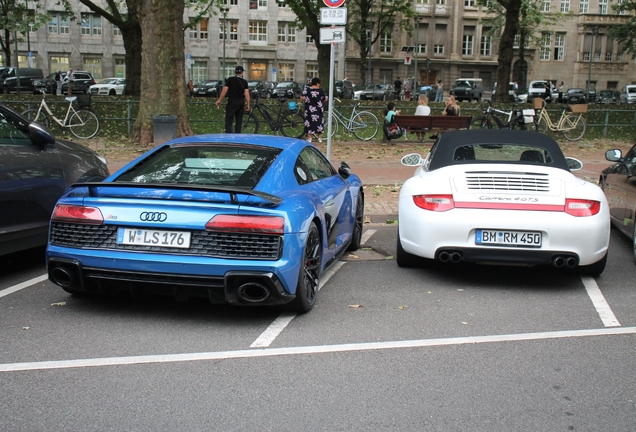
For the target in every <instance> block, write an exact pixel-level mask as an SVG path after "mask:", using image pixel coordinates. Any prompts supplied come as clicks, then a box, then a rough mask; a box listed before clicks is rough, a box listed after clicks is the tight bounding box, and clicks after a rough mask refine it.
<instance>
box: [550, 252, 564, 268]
mask: <svg viewBox="0 0 636 432" xmlns="http://www.w3.org/2000/svg"><path fill="white" fill-rule="evenodd" d="M565 264H566V259H565V258H563V257H562V256H560V255H557V256H555V257H554V258H552V265H553V266H554V267H556V268H561V267H563V266H564V265H565Z"/></svg>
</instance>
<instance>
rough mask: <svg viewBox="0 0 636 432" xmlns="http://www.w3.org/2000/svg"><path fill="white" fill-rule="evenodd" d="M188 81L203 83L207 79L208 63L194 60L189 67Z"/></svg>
mask: <svg viewBox="0 0 636 432" xmlns="http://www.w3.org/2000/svg"><path fill="white" fill-rule="evenodd" d="M190 79H191V80H192V82H195V83H198V82H205V81H207V79H208V62H206V61H201V60H195V61H193V62H192V66H191V67H190Z"/></svg>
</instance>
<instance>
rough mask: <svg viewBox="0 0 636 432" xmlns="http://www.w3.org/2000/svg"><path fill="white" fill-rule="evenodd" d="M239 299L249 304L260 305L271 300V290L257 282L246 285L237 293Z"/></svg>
mask: <svg viewBox="0 0 636 432" xmlns="http://www.w3.org/2000/svg"><path fill="white" fill-rule="evenodd" d="M236 293H237V295H238V297H239V298H240V299H241V300H243V301H245V302H247V303H260V302H263V301H265V300H267V299H268V298H269V296H270V295H271V292H270V290H269V288H267V287H266V286H265V285H262V284H260V283H257V282H248V283H244V284H243V285H241V286H240V287H238V290H237V291H236Z"/></svg>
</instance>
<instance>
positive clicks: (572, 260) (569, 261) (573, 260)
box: [565, 257, 578, 268]
mask: <svg viewBox="0 0 636 432" xmlns="http://www.w3.org/2000/svg"><path fill="white" fill-rule="evenodd" d="M577 264H578V261H577V259H576V258H574V257H569V258H568V259H567V260H566V261H565V265H566V266H567V267H568V268H574V267H576V266H577Z"/></svg>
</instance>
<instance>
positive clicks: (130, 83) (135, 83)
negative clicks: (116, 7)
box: [120, 22, 142, 97]
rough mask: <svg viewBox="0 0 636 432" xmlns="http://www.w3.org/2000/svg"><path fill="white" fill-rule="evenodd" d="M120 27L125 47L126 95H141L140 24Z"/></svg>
mask: <svg viewBox="0 0 636 432" xmlns="http://www.w3.org/2000/svg"><path fill="white" fill-rule="evenodd" d="M136 24H137V25H136V26H135V25H131V26H130V27H128V26H126V27H124V28H122V27H120V30H121V35H122V39H123V40H124V48H125V49H126V60H125V61H126V95H128V96H133V97H140V96H141V91H140V90H141V57H142V56H140V55H139V53H140V52H141V48H142V37H141V26H140V25H139V23H138V22H137V23H136Z"/></svg>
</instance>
